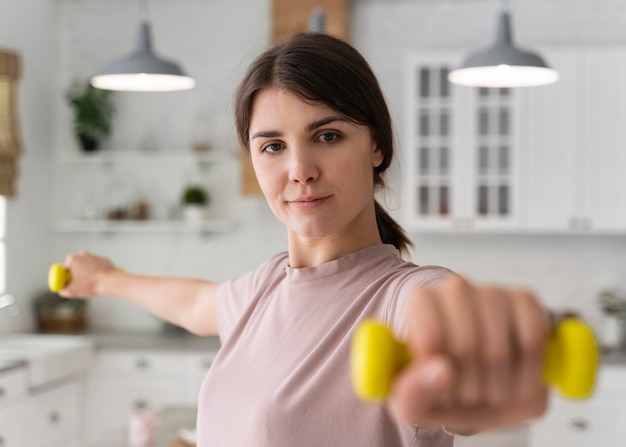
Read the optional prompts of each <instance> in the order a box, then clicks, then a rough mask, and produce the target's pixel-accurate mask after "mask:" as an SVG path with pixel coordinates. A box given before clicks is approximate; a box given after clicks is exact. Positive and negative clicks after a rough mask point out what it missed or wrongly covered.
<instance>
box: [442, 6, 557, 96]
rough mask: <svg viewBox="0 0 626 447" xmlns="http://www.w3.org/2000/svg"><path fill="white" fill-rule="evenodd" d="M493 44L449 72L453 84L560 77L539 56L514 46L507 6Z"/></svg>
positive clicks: (510, 83) (514, 83)
mask: <svg viewBox="0 0 626 447" xmlns="http://www.w3.org/2000/svg"><path fill="white" fill-rule="evenodd" d="M497 25H498V26H497V34H496V40H495V42H494V44H493V45H492V46H491V47H489V48H487V49H486V50H484V51H480V52H477V53H474V54H472V55H470V56H469V57H468V58H467V59H466V60H465V62H464V63H463V65H462V66H461V67H460V68H458V69H456V70H452V71H450V73H449V74H448V80H449V81H450V82H452V83H453V84H459V85H467V86H471V87H500V88H510V87H534V86H539V85H547V84H552V83H554V82H556V81H557V80H558V79H559V73H558V72H557V71H556V70H554V69H552V68H550V67H548V65H547V64H546V63H545V61H544V60H543V59H542V58H541V56H539V55H537V54H535V53H532V52H529V51H524V50H521V49H519V48H516V47H515V46H514V45H513V40H512V38H511V18H510V15H509V12H508V11H507V10H506V8H502V11H501V12H500V15H499V17H498V24H497Z"/></svg>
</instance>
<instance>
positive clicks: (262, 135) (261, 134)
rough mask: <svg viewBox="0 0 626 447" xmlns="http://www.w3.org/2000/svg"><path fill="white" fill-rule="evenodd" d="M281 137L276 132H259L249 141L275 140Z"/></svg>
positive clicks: (280, 134)
mask: <svg viewBox="0 0 626 447" xmlns="http://www.w3.org/2000/svg"><path fill="white" fill-rule="evenodd" d="M282 135H283V134H282V133H281V132H279V131H277V130H261V131H259V132H257V133H255V134H254V135H252V138H250V139H251V140H254V139H255V138H276V137H281V136H282Z"/></svg>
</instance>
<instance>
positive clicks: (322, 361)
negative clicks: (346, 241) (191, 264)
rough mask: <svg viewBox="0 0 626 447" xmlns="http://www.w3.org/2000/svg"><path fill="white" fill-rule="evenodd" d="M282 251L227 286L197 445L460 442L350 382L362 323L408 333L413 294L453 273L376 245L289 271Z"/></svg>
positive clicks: (424, 446) (433, 445) (429, 445)
mask: <svg viewBox="0 0 626 447" xmlns="http://www.w3.org/2000/svg"><path fill="white" fill-rule="evenodd" d="M288 263H289V259H288V255H287V254H286V253H282V254H279V255H276V256H274V257H273V258H272V259H270V260H269V261H267V262H266V263H265V264H263V265H261V266H260V267H258V268H257V269H255V270H254V271H252V272H250V273H248V274H246V275H244V276H241V277H238V278H235V279H233V280H230V281H228V282H225V283H223V284H222V285H221V286H220V289H219V292H218V325H219V333H220V339H221V342H222V346H221V348H220V351H219V353H218V355H217V357H216V358H215V361H214V363H213V365H212V366H211V369H210V371H209V374H208V375H207V377H206V379H205V381H204V384H203V386H202V390H201V392H200V399H199V403H198V424H197V436H198V444H197V445H198V447H210V446H211V447H212V446H224V447H239V446H267V447H306V446H342V447H343V446H368V447H369V446H372V447H374V446H380V447H393V446H402V447H404V446H419V447H451V446H452V442H453V439H452V437H451V436H449V435H447V434H446V433H445V432H443V431H442V430H440V429H439V428H436V429H435V428H427V427H425V428H415V427H411V426H409V424H406V423H398V422H397V421H394V420H393V419H392V417H391V416H390V415H389V413H388V412H387V409H386V407H385V406H384V405H383V404H372V403H365V402H362V401H360V400H359V399H358V398H357V397H356V396H355V394H354V392H353V389H352V384H351V381H350V364H349V363H350V346H351V340H352V334H353V331H354V329H355V328H356V326H357V325H358V323H359V322H360V321H361V320H363V319H365V318H369V317H374V318H377V319H380V320H383V321H385V322H387V323H388V324H390V325H392V326H393V327H394V328H395V329H396V330H397V331H398V332H400V331H401V328H400V327H399V326H400V323H399V322H400V315H401V311H402V308H403V304H404V299H405V298H406V297H407V296H408V295H409V292H410V290H412V288H414V287H416V286H417V285H419V284H432V283H433V282H436V281H440V280H441V279H442V278H444V277H445V276H446V275H448V274H449V273H450V272H449V270H446V269H444V268H442V267H418V266H416V265H414V264H412V263H409V262H406V261H404V260H403V259H402V258H401V257H400V255H399V252H398V251H397V250H396V249H395V247H393V246H392V245H376V246H372V247H368V248H365V249H363V250H360V251H358V252H355V253H352V254H350V255H348V256H345V257H343V258H340V259H337V260H334V261H331V262H328V263H326V264H323V265H321V266H318V267H311V268H300V269H293V268H290V267H289V265H288Z"/></svg>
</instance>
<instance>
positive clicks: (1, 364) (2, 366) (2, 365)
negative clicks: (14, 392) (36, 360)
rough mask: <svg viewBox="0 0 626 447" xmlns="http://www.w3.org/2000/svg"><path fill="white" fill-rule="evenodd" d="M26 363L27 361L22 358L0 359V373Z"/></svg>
mask: <svg viewBox="0 0 626 447" xmlns="http://www.w3.org/2000/svg"><path fill="white" fill-rule="evenodd" d="M26 365H27V363H26V362H25V361H24V360H0V373H2V372H5V371H9V370H11V369H15V368H22V367H24V366H26Z"/></svg>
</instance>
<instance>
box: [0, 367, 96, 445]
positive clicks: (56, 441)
mask: <svg viewBox="0 0 626 447" xmlns="http://www.w3.org/2000/svg"><path fill="white" fill-rule="evenodd" d="M83 392H84V390H83V389H82V381H81V380H80V379H79V378H76V377H74V378H68V379H65V380H62V381H60V382H55V383H54V384H48V385H47V386H44V387H42V388H30V389H29V386H28V379H27V367H26V366H22V367H18V368H11V369H9V370H7V371H3V372H0V446H2V447H26V446H29V447H69V446H77V447H78V446H80V445H81V440H82V431H81V427H82V419H81V416H80V415H81V414H82V406H83Z"/></svg>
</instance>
